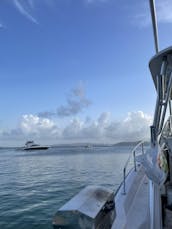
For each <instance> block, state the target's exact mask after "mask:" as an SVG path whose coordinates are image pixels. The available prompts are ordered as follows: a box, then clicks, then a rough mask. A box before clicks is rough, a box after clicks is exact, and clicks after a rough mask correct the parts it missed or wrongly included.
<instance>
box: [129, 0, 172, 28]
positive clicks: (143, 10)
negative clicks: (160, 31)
mask: <svg viewBox="0 0 172 229" xmlns="http://www.w3.org/2000/svg"><path fill="white" fill-rule="evenodd" d="M137 10H138V12H137V13H136V14H135V16H134V18H133V23H134V24H136V25H138V26H141V27H146V26H149V25H151V15H150V7H149V1H147V2H145V1H144V2H142V3H141V4H140V5H139V7H137ZM171 12H172V1H171V0H163V1H162V0H157V1H156V15H157V21H158V22H159V23H172V13H171Z"/></svg>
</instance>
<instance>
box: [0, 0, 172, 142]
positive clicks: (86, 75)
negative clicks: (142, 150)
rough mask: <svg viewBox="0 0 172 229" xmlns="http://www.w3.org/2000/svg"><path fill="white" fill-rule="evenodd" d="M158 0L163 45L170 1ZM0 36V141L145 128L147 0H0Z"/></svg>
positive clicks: (169, 31)
mask: <svg viewBox="0 0 172 229" xmlns="http://www.w3.org/2000/svg"><path fill="white" fill-rule="evenodd" d="M156 4H157V5H156V6H157V15H158V20H159V33H160V48H161V49H162V48H165V47H167V46H169V45H171V40H170V37H171V35H172V26H171V23H172V16H171V10H172V3H171V1H170V0H163V1H162V0H159V1H156ZM0 44H1V45H0V47H1V52H0V55H1V61H0V72H1V75H0V79H1V83H0V92H1V99H0V106H1V116H0V143H1V144H2V145H21V144H24V142H25V140H28V139H31V138H32V139H35V140H37V141H39V142H40V143H42V142H46V143H47V144H56V143H57V144H58V143H64V142H65V143H71V142H88V141H92V142H104V143H106V142H107V143H113V142H117V141H122V140H135V139H136V140H138V138H139V139H140V138H146V137H147V136H148V133H149V125H150V124H151V120H152V115H153V112H154V104H155V90H154V86H153V83H152V80H151V76H150V74H149V69H148V61H149V59H150V58H151V57H152V55H154V45H153V36H152V28H151V23H150V15H149V3H148V0H145V1H136V0H131V1H124V0H121V1H117V0H1V2H0ZM133 124H134V125H133ZM136 127H137V131H136ZM126 130H127V131H126ZM118 134H119V135H118Z"/></svg>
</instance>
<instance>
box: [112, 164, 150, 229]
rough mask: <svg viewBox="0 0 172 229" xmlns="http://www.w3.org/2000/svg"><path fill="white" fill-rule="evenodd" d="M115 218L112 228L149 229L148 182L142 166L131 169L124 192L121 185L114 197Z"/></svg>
mask: <svg viewBox="0 0 172 229" xmlns="http://www.w3.org/2000/svg"><path fill="white" fill-rule="evenodd" d="M115 205H116V219H115V221H114V223H113V225H112V229H119V228H120V229H136V228H137V229H138V228H140V229H149V228H150V225H149V222H150V217H149V182H148V178H147V177H146V175H145V173H144V170H143V168H142V167H141V166H140V167H138V171H137V172H135V171H134V170H132V171H131V172H130V173H129V175H128V177H127V179H126V194H125V195H124V194H123V185H121V187H120V189H119V191H118V193H117V195H116V197H115Z"/></svg>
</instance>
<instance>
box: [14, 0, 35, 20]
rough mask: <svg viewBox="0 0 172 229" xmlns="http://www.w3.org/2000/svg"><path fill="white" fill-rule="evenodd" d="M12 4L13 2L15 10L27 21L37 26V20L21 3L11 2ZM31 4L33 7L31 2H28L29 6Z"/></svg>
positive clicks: (15, 0)
mask: <svg viewBox="0 0 172 229" xmlns="http://www.w3.org/2000/svg"><path fill="white" fill-rule="evenodd" d="M13 2H14V5H15V6H16V8H17V10H18V11H19V12H20V13H21V14H22V15H24V16H25V17H26V18H27V19H29V20H30V21H32V22H33V23H35V24H38V22H37V20H36V19H35V18H34V17H33V16H32V15H31V14H30V13H29V12H28V9H26V6H25V7H24V3H23V1H19V0H13ZM25 3H26V2H25ZM31 4H32V6H33V1H30V6H31Z"/></svg>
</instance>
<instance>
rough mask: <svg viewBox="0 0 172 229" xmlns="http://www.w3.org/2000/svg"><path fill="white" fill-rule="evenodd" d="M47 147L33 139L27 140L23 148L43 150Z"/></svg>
mask: <svg viewBox="0 0 172 229" xmlns="http://www.w3.org/2000/svg"><path fill="white" fill-rule="evenodd" d="M48 148H49V146H41V145H39V144H35V143H34V141H27V142H26V144H25V147H24V150H45V149H48Z"/></svg>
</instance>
